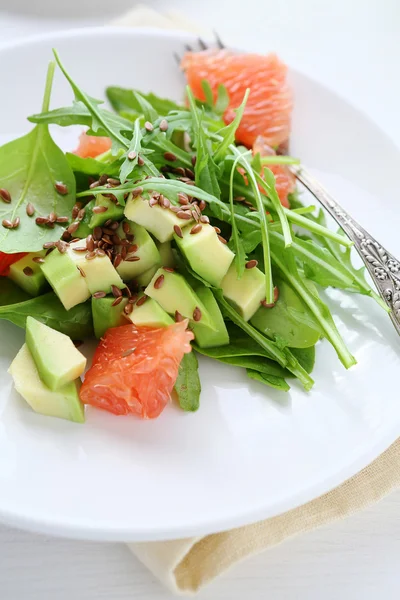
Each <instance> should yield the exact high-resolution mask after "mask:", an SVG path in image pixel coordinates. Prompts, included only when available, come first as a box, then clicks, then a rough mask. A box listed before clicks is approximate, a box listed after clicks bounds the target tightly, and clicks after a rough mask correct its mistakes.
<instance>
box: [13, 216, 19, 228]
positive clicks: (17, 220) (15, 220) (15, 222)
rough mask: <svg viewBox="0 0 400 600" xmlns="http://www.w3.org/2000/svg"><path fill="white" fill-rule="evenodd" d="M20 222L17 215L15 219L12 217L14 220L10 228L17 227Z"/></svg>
mask: <svg viewBox="0 0 400 600" xmlns="http://www.w3.org/2000/svg"><path fill="white" fill-rule="evenodd" d="M20 223H21V219H20V218H19V217H17V218H16V219H14V221H13V223H12V228H13V229H17V227H19V224H20Z"/></svg>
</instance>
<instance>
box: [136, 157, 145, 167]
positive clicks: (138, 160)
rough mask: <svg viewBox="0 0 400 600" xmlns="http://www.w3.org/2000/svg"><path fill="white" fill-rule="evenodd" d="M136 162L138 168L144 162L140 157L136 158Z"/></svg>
mask: <svg viewBox="0 0 400 600" xmlns="http://www.w3.org/2000/svg"><path fill="white" fill-rule="evenodd" d="M137 162H138V165H139V167H143V165H144V160H143V158H142V157H141V156H138V159H137Z"/></svg>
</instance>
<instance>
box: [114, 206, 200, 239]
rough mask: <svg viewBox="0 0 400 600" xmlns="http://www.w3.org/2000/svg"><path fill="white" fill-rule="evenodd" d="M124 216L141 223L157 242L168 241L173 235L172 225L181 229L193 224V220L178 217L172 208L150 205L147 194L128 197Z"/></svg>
mask: <svg viewBox="0 0 400 600" xmlns="http://www.w3.org/2000/svg"><path fill="white" fill-rule="evenodd" d="M125 216H126V218H127V219H129V220H130V221H133V222H134V223H138V225H142V227H144V228H145V229H147V231H149V232H150V233H151V234H152V235H154V237H155V238H157V240H158V241H159V242H168V241H170V240H172V238H173V236H174V226H175V225H178V226H179V227H180V228H181V229H183V228H184V227H187V226H188V225H193V220H192V219H189V220H187V221H186V220H183V219H179V218H178V217H177V216H176V214H175V213H174V212H172V210H169V209H168V208H162V207H161V206H159V205H158V204H156V205H155V206H150V204H149V199H148V196H147V195H146V196H145V195H143V196H138V197H137V198H132V196H131V197H130V198H129V199H128V201H127V203H126V206H125Z"/></svg>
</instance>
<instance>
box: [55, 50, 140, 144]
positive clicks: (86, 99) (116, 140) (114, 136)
mask: <svg viewBox="0 0 400 600" xmlns="http://www.w3.org/2000/svg"><path fill="white" fill-rule="evenodd" d="M53 54H54V56H55V59H56V61H57V64H58V66H59V67H60V69H61V71H62V73H63V74H64V76H65V78H66V79H67V81H68V82H69V84H70V86H71V88H72V90H73V92H74V94H75V100H76V101H78V102H82V103H83V104H84V105H85V106H86V108H87V109H88V111H89V113H90V115H91V125H90V127H91V130H92V131H93V132H94V133H97V134H99V135H100V134H104V133H105V134H106V135H108V136H109V137H110V138H111V140H112V143H113V148H114V149H115V150H118V149H119V148H121V147H122V148H128V147H129V141H128V140H127V138H126V137H124V136H123V135H122V134H121V129H120V127H114V126H111V124H110V122H109V120H108V119H106V118H105V117H104V112H105V111H102V110H101V109H100V108H99V104H100V103H101V102H100V101H99V100H96V99H95V98H91V97H90V96H88V94H86V92H84V91H83V90H81V88H80V87H79V86H78V85H77V84H76V83H75V82H74V80H73V79H72V77H71V76H70V75H69V73H68V72H67V71H66V69H65V67H64V65H63V64H62V62H61V60H60V57H59V55H58V52H57V50H54V49H53ZM110 114H111V113H110ZM100 132H101V133H100Z"/></svg>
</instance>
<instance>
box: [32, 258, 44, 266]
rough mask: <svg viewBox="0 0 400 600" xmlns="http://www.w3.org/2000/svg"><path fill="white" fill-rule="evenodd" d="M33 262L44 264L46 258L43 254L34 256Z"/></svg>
mask: <svg viewBox="0 0 400 600" xmlns="http://www.w3.org/2000/svg"><path fill="white" fill-rule="evenodd" d="M32 262H34V263H36V264H38V265H42V264H43V263H44V262H45V261H44V258H42V257H41V256H34V257H33V258H32Z"/></svg>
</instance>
